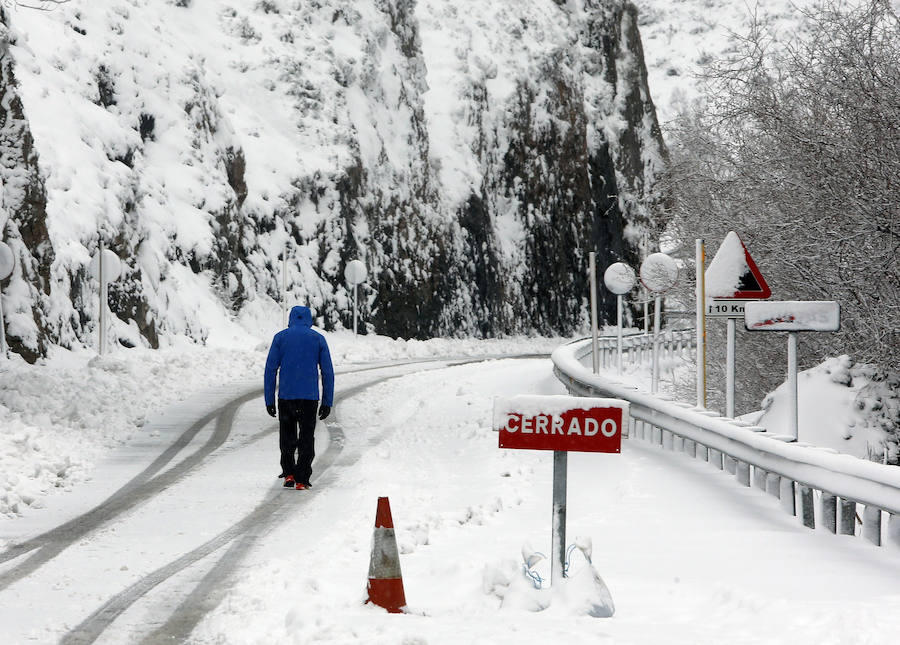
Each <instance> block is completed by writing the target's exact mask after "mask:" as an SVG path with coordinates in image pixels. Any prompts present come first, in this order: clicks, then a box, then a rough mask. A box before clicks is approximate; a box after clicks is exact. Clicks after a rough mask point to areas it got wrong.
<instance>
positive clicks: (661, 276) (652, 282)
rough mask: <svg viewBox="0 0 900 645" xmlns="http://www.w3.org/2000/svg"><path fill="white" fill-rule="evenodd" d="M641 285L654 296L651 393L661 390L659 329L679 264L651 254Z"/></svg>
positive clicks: (658, 254) (643, 267)
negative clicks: (664, 296) (666, 293)
mask: <svg viewBox="0 0 900 645" xmlns="http://www.w3.org/2000/svg"><path fill="white" fill-rule="evenodd" d="M640 275H641V283H643V285H644V286H645V287H646V288H647V290H648V291H649V292H650V293H652V294H653V377H652V379H651V383H650V392H651V393H653V394H656V392H657V390H659V328H660V320H661V315H662V314H661V312H660V306H661V305H662V295H663V294H664V293H665V292H666V291H668V290H669V289H671V288H672V287H674V286H675V283H676V282H677V281H678V263H677V262H675V260H674V259H672V258H671V257H670V256H668V255H666V254H665V253H651V254H650V255H648V256H647V258H646V259H645V260H644V261H643V262H642V263H641V270H640Z"/></svg>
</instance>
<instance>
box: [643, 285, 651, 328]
mask: <svg viewBox="0 0 900 645" xmlns="http://www.w3.org/2000/svg"><path fill="white" fill-rule="evenodd" d="M649 307H650V292H649V291H647V290H646V289H644V333H645V334H649V333H650V316H649V311H648V309H649Z"/></svg>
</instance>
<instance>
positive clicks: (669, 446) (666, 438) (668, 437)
mask: <svg viewBox="0 0 900 645" xmlns="http://www.w3.org/2000/svg"><path fill="white" fill-rule="evenodd" d="M660 431H661V432H662V447H663V449H664V450H674V449H675V435H673V434H672V433H671V432H669V431H668V430H662V429H661V430H660Z"/></svg>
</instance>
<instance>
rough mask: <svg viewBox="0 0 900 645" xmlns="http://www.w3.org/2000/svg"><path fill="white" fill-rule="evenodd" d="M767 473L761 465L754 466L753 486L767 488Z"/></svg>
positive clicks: (761, 488)
mask: <svg viewBox="0 0 900 645" xmlns="http://www.w3.org/2000/svg"><path fill="white" fill-rule="evenodd" d="M767 474H768V473H766V471H765V470H763V469H762V468H760V467H759V466H754V467H753V486H754V487H756V488H758V489H760V490H766V475H767Z"/></svg>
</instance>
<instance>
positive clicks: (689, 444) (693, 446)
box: [684, 439, 697, 457]
mask: <svg viewBox="0 0 900 645" xmlns="http://www.w3.org/2000/svg"><path fill="white" fill-rule="evenodd" d="M684 451H685V452H686V453H687V454H688V455H690V456H691V457H696V456H697V442H696V441H694V440H693V439H685V440H684Z"/></svg>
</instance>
